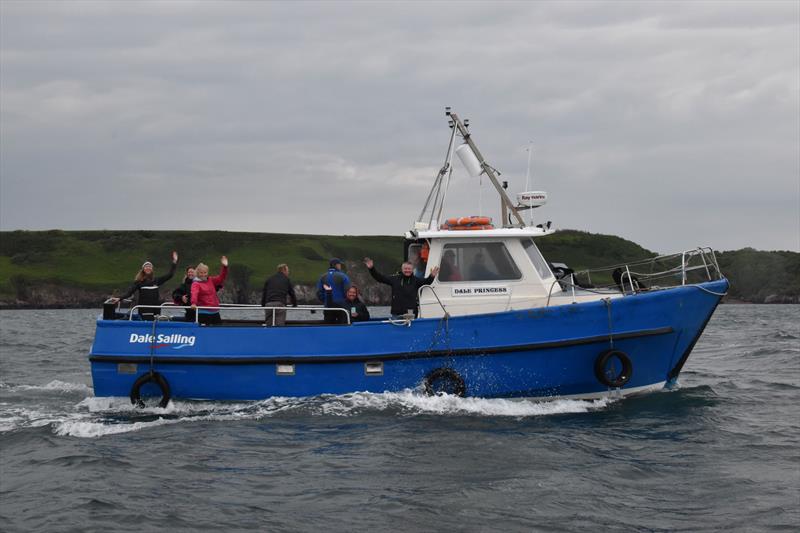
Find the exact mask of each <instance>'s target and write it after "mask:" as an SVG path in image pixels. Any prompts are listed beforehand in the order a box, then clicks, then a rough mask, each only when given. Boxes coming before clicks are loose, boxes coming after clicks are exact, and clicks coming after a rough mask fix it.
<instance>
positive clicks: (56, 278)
mask: <svg viewBox="0 0 800 533" xmlns="http://www.w3.org/2000/svg"><path fill="white" fill-rule="evenodd" d="M537 244H538V245H539V247H540V249H541V251H542V253H543V254H544V256H545V257H546V258H547V259H548V260H549V261H551V262H562V263H567V264H568V265H569V266H570V267H572V268H573V269H575V270H580V269H586V268H597V267H601V266H607V265H612V264H617V263H624V262H628V261H633V260H637V259H642V258H645V257H647V256H650V255H655V254H654V253H653V252H651V251H649V250H646V249H645V248H642V247H641V246H639V245H638V244H636V243H634V242H631V241H628V240H625V239H622V238H620V237H615V236H612V235H600V234H593V233H587V232H584V231H577V230H561V231H558V232H556V233H555V234H553V235H551V236H548V237H546V238H542V239H540V240H538V241H537ZM172 250H177V251H178V253H179V254H180V260H179V264H178V268H179V270H178V272H177V273H176V274H175V277H174V278H173V279H172V280H170V281H169V282H168V283H167V284H166V285H165V286H164V287H163V289H164V290H163V294H162V297H163V298H164V299H165V300H168V299H169V294H170V293H171V292H172V289H173V288H174V287H176V286H178V285H179V284H180V282H181V279H182V278H183V269H184V268H185V267H186V266H189V265H194V264H197V263H198V262H200V261H203V262H205V263H207V264H209V265H210V267H211V270H212V273H213V272H214V271H215V270H216V268H217V265H218V260H219V257H220V256H221V255H227V256H228V257H229V258H230V261H231V269H230V275H229V277H228V280H227V282H226V286H225V288H224V290H223V291H222V293H221V297H222V300H223V301H226V302H229V303H258V302H260V300H261V287H262V285H263V282H264V280H265V279H266V277H268V276H269V275H271V274H272V273H274V271H275V267H276V265H278V264H279V263H287V264H289V266H290V267H291V276H292V279H293V281H294V282H295V284H296V286H297V293H298V299H299V300H300V301H301V302H305V303H317V301H316V296H315V290H314V284H315V283H316V280H317V279H318V278H319V276H320V275H321V274H322V273H323V272H324V271H325V270H326V269H327V266H328V260H329V259H330V258H331V257H338V258H341V259H342V260H343V261H344V263H345V266H346V269H347V272H348V275H350V277H351V278H352V279H353V281H354V283H356V284H358V285H360V286H361V289H362V296H364V299H365V300H366V302H367V303H369V304H371V305H379V304H386V303H388V298H389V294H388V292H387V290H386V289H387V288H386V287H384V286H380V285H378V284H376V283H375V282H374V281H373V280H372V278H371V277H370V276H369V274H367V272H366V269H365V268H364V267H363V265H362V264H361V259H362V258H363V257H365V256H369V257H371V258H373V259H374V260H375V263H376V264H377V265H379V266H381V267H382V268H384V269H386V271H393V270H394V269H396V268H397V267H398V266H399V264H400V262H401V260H402V253H403V252H402V239H401V238H399V237H389V236H350V235H345V236H330V235H298V234H280V233H245V232H227V231H146V230H139V231H110V230H101V231H61V230H50V231H3V232H0V308H5V309H21V308H92V307H97V308H99V307H100V306H101V304H102V301H103V300H104V299H105V298H107V297H108V296H111V295H112V294H120V293H121V292H122V291H123V290H124V289H125V288H127V287H128V286H130V284H131V283H132V281H133V277H134V276H135V275H136V273H137V272H138V269H139V267H140V266H141V264H142V262H144V261H145V260H147V261H152V262H153V263H154V265H155V268H156V273H157V275H158V274H159V273H166V272H167V270H168V267H169V262H170V259H169V257H170V253H171V251H172ZM717 260H718V262H719V266H720V269H721V270H722V272H723V273H724V274H725V275H726V276H727V277H728V279H729V280H730V282H731V289H730V292H729V295H728V297H727V298H726V301H727V302H730V303H736V302H746V303H800V253H797V252H789V251H772V252H766V251H758V250H755V249H752V248H744V249H741V250H735V251H726V252H717Z"/></svg>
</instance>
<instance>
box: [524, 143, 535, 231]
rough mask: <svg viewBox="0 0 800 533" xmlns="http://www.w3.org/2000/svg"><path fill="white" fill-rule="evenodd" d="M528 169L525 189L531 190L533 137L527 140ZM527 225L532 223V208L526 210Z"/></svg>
mask: <svg viewBox="0 0 800 533" xmlns="http://www.w3.org/2000/svg"><path fill="white" fill-rule="evenodd" d="M526 150H527V152H528V169H527V170H526V171H525V190H526V191H529V190H531V155H533V139H531V140H530V141H528V148H527V149H526ZM528 225H529V226H532V225H533V209H530V210H529V211H528Z"/></svg>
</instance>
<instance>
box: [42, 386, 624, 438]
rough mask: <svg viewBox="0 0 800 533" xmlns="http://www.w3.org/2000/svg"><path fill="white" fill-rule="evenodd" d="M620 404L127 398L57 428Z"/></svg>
mask: <svg viewBox="0 0 800 533" xmlns="http://www.w3.org/2000/svg"><path fill="white" fill-rule="evenodd" d="M615 401H617V400H616V399H610V398H604V399H599V400H593V401H584V400H553V401H549V402H541V401H534V400H508V399H484V398H460V397H457V396H450V395H442V396H433V397H429V396H423V395H421V394H419V393H416V392H414V391H411V390H408V391H403V392H385V393H381V394H375V393H368V392H356V393H349V394H343V395H324V396H316V397H310V398H285V397H274V398H268V399H266V400H261V401H256V402H232V403H227V402H206V401H171V402H170V403H169V405H167V407H165V408H159V407H145V408H144V409H139V408H136V407H134V406H133V405H131V403H130V401H129V400H128V399H127V398H94V397H90V398H86V399H84V400H83V401H81V402H80V403H79V404H78V405H76V407H77V408H78V409H85V410H86V412H85V413H84V417H83V418H80V419H76V418H74V417H71V418H69V419H67V420H61V421H58V422H56V423H55V424H54V425H53V432H54V433H55V434H56V435H60V436H70V437H79V438H97V437H102V436H106V435H117V434H121V433H129V432H135V431H142V430H146V429H151V428H156V427H160V426H165V425H171V424H180V423H193V422H201V421H214V422H220V421H232V420H235V421H240V420H259V419H262V418H268V417H273V416H276V415H279V414H289V415H290V416H336V417H348V416H358V415H361V414H364V413H369V412H378V413H380V412H387V411H388V412H392V413H397V412H399V413H400V414H401V415H403V416H418V415H435V416H487V417H514V418H526V417H538V416H552V415H561V414H576V413H587V412H590V411H597V410H601V409H604V408H606V407H607V406H608V405H610V404H611V403H613V402H615Z"/></svg>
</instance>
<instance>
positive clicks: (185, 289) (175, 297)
mask: <svg viewBox="0 0 800 533" xmlns="http://www.w3.org/2000/svg"><path fill="white" fill-rule="evenodd" d="M194 275H195V273H194V267H193V266H190V267H187V268H186V277H184V278H183V282H181V284H180V285H179V286H178V288H177V289H175V290H174V291H172V303H174V304H175V305H186V306H188V305H192V282H193V281H194ZM195 314H196V312H195V310H194V309H186V311H185V315H184V316H185V318H184V320H186V322H194V317H195Z"/></svg>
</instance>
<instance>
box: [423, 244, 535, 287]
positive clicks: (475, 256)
mask: <svg viewBox="0 0 800 533" xmlns="http://www.w3.org/2000/svg"><path fill="white" fill-rule="evenodd" d="M521 277H522V274H521V273H520V271H519V268H517V265H516V264H515V263H514V260H513V259H512V258H511V255H510V254H509V253H508V250H507V249H506V246H505V245H504V244H503V243H502V242H487V243H478V242H475V243H459V244H446V245H445V246H444V251H443V253H442V260H441V262H440V263H439V278H438V279H439V281H496V280H514V279H520V278H521Z"/></svg>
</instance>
